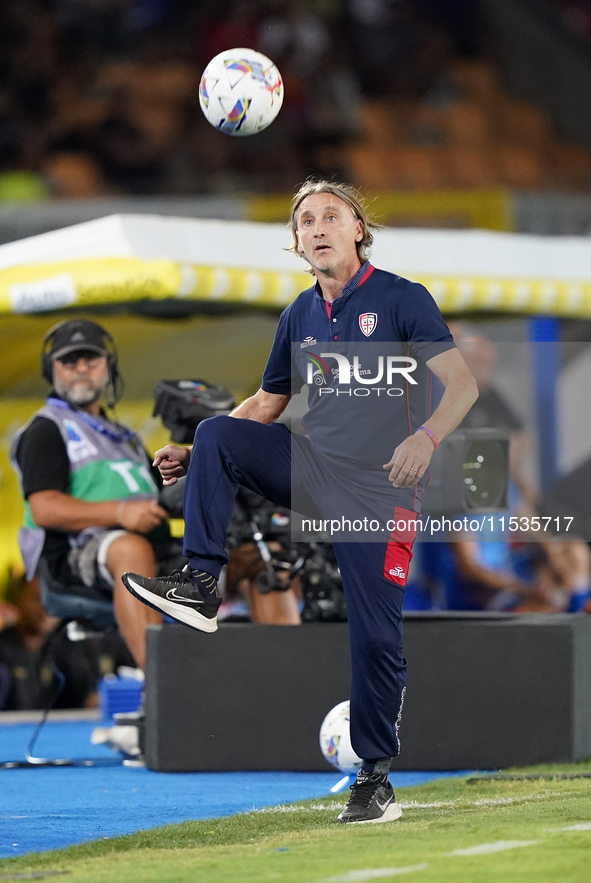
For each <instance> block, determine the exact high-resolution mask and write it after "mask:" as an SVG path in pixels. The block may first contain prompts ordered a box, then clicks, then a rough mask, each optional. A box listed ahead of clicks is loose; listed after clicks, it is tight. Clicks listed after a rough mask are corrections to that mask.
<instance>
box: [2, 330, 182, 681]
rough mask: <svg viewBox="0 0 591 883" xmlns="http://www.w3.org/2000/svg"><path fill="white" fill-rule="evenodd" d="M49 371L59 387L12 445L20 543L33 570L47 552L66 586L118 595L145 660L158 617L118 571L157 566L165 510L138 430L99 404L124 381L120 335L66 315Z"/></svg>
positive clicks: (127, 636)
mask: <svg viewBox="0 0 591 883" xmlns="http://www.w3.org/2000/svg"><path fill="white" fill-rule="evenodd" d="M42 371H43V377H44V378H45V380H47V382H48V383H50V384H51V385H52V390H51V392H50V394H49V397H48V399H47V401H46V403H45V405H44V406H43V407H42V408H41V409H40V410H39V411H37V413H36V414H34V415H33V417H32V419H31V420H30V421H29V423H28V424H27V426H26V427H25V428H24V429H23V430H21V432H20V433H18V434H17V436H16V437H15V439H14V440H13V445H12V452H11V454H12V461H13V464H14V466H15V468H16V470H17V472H18V473H19V477H20V481H21V488H22V492H23V496H24V498H25V501H26V503H25V526H24V527H23V528H21V531H20V533H19V543H20V547H21V552H22V556H23V560H24V563H25V567H26V571H27V577H28V578H29V579H31V578H32V577H33V575H34V574H35V571H36V570H37V567H38V565H39V562H40V560H41V559H43V560H44V562H45V565H46V568H47V570H48V571H49V574H50V576H51V578H52V579H53V580H54V581H55V582H56V583H59V584H60V585H61V586H63V587H64V590H65V591H68V587H69V586H75V585H78V586H80V585H82V586H83V588H85V595H86V596H87V597H88V598H90V599H93V598H94V599H100V600H105V599H107V600H108V599H110V598H112V600H113V608H114V614H115V619H116V620H117V623H118V625H119V629H120V631H121V634H122V636H123V638H124V640H125V642H126V643H127V646H128V647H129V650H130V651H131V653H132V655H133V657H134V659H135V660H136V662H137V664H138V666H140V667H141V668H143V667H144V663H145V629H146V626H147V625H148V624H151V623H159V622H160V621H161V617H160V614H158V613H157V612H155V611H154V610H152V609H150V608H149V607H146V605H145V604H141V603H140V602H139V601H137V600H136V599H135V598H134V597H133V596H132V595H130V593H129V592H128V591H127V590H126V589H125V587H124V586H123V583H122V582H121V579H120V577H121V574H123V573H125V572H126V571H128V570H136V571H139V572H140V573H148V572H149V573H151V574H153V575H155V574H156V554H155V548H158V545H159V544H162V545H163V546H165V545H166V544H167V542H168V526H167V524H166V521H165V519H166V518H167V512H166V511H165V510H164V509H163V508H162V507H161V506H159V505H158V502H157V500H158V488H159V484H160V482H158V480H157V478H156V477H155V476H156V471H155V470H153V469H152V467H151V465H150V459H149V457H148V455H147V453H146V451H145V450H144V448H143V447H142V445H141V443H140V441H139V439H138V438H137V436H136V435H135V434H134V433H133V432H132V431H131V430H129V429H127V428H126V427H124V426H121V425H120V424H118V423H115V422H113V421H111V420H109V419H108V417H107V416H106V414H105V411H104V410H103V408H102V407H101V400H102V399H103V398H105V397H106V398H107V399H108V401H109V404H110V405H111V406H112V405H114V404H115V402H116V401H117V398H118V396H117V391H118V388H120V387H119V383H120V376H119V370H118V366H117V350H116V347H115V344H114V341H113V339H112V337H111V336H110V334H109V333H108V332H107V331H105V329H104V328H102V327H101V326H100V325H97V324H96V323H95V322H90V321H87V320H78V319H74V320H71V321H66V322H61V323H60V324H59V325H56V326H55V327H54V328H52V329H51V330H50V331H49V332H48V333H47V335H46V336H45V338H44V341H43V350H42Z"/></svg>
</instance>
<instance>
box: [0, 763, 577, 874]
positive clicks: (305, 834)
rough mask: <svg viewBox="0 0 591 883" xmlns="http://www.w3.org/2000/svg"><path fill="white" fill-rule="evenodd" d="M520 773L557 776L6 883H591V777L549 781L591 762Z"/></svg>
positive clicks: (79, 859)
mask: <svg viewBox="0 0 591 883" xmlns="http://www.w3.org/2000/svg"><path fill="white" fill-rule="evenodd" d="M519 772H523V773H529V774H533V773H536V774H538V773H539V774H544V776H545V778H529V779H524V780H521V781H499V780H496V781H475V782H470V781H469V780H467V779H462V778H457V779H440V780H438V781H434V782H431V783H429V784H426V785H420V786H418V787H414V788H403V789H400V790H399V791H398V792H397V799H398V801H399V802H400V803H402V805H403V808H404V812H403V816H402V819H400V820H399V821H396V822H391V823H387V824H380V825H376V824H372V825H348V826H346V825H339V824H338V823H337V822H336V816H337V814H338V812H339V810H340V807H341V805H342V804H343V802H344V800H345V799H346V795H337V796H336V797H333V796H330V797H326V798H324V799H321V800H309V801H305V802H301V803H297V804H290V805H287V806H279V807H270V808H268V809H264V810H258V811H253V812H250V813H246V814H241V815H236V816H230V817H228V818H222V819H211V820H204V821H198V822H184V823H183V824H180V825H169V826H166V827H164V828H155V829H152V830H149V831H141V832H138V833H136V834H132V835H130V836H128V837H120V838H116V839H112V840H101V841H97V842H94V843H87V844H84V845H80V846H74V847H70V848H69V849H65V850H59V851H56V852H49V853H41V854H30V855H26V856H22V857H20V858H16V859H8V860H4V861H0V880H4V879H6V880H7V879H24V878H25V875H26V877H28V878H29V879H31V878H37V879H38V878H39V877H41V876H45V874H47V875H49V874H51V872H53V873H55V872H62V873H63V874H64V876H63V879H64V880H67V881H71V883H77V881H80V883H119V881H121V883H136V881H137V883H189V881H191V883H193V881H199V883H265V881H281V883H341V881H342V883H362V881H365V880H377V879H380V880H382V879H383V880H388V879H392V880H393V879H395V878H398V877H400V878H401V879H403V880H404V881H407V883H415V881H416V883H458V881H461V883H484V881H485V883H497V881H498V883H501V881H502V883H507V881H532V883H571V881H572V883H575V881H576V883H589V881H591V778H568V779H559V778H550V776H549V774H556V773H565V772H566V773H573V772H576V773H581V772H587V773H591V761H589V762H585V763H581V764H576V765H561V766H553V767H536V768H532V769H528V770H520V771H519ZM64 872H65V873H64ZM29 875H30V876H29ZM56 879H59V876H57V875H56Z"/></svg>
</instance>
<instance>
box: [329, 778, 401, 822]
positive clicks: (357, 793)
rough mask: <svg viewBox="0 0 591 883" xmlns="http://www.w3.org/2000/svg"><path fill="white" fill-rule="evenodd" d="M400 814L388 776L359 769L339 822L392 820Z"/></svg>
mask: <svg viewBox="0 0 591 883" xmlns="http://www.w3.org/2000/svg"><path fill="white" fill-rule="evenodd" d="M401 815H402V809H401V807H400V805H399V804H398V803H396V798H395V796H394V790H393V788H392V785H391V784H390V782H389V781H388V777H387V776H384V775H374V774H373V773H371V774H370V773H365V772H363V770H359V772H358V773H357V778H356V779H355V781H354V782H353V784H352V785H351V796H350V798H349V802H348V803H347V806H346V807H345V808H344V810H343V811H342V813H341V814H340V816H339V817H338V821H339V822H361V823H364V822H393V821H394V820H395V819H399V818H400V816H401Z"/></svg>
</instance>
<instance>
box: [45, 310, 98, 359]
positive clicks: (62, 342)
mask: <svg viewBox="0 0 591 883" xmlns="http://www.w3.org/2000/svg"><path fill="white" fill-rule="evenodd" d="M106 334H107V332H106V331H105V329H104V328H101V326H100V325H97V324H96V322H90V321H89V320H88V319H73V320H72V321H71V322H65V323H64V324H63V325H62V326H61V327H60V328H58V329H57V330H56V332H55V333H54V335H53V338H52V340H51V349H50V350H49V353H48V355H49V358H50V359H51V361H52V362H53V361H55V359H61V357H62V356H65V355H67V354H68V353H73V352H76V351H77V350H87V351H89V352H92V353H97V354H98V355H100V356H107V355H108V354H109V350H108V349H107V346H106V345H105V338H106Z"/></svg>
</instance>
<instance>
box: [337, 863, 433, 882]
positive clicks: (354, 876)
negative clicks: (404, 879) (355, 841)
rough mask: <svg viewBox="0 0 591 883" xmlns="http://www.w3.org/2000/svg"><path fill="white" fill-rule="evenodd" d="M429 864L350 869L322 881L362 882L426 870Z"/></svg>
mask: <svg viewBox="0 0 591 883" xmlns="http://www.w3.org/2000/svg"><path fill="white" fill-rule="evenodd" d="M428 867H429V865H426V864H424V865H411V866H409V867H407V868H365V869H363V870H361V871H349V873H348V874H341V875H339V876H338V877H324V878H323V880H322V881H321V883H360V881H363V880H377V879H378V877H396V876H398V875H399V874H412V873H413V871H424V870H425V868H428Z"/></svg>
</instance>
